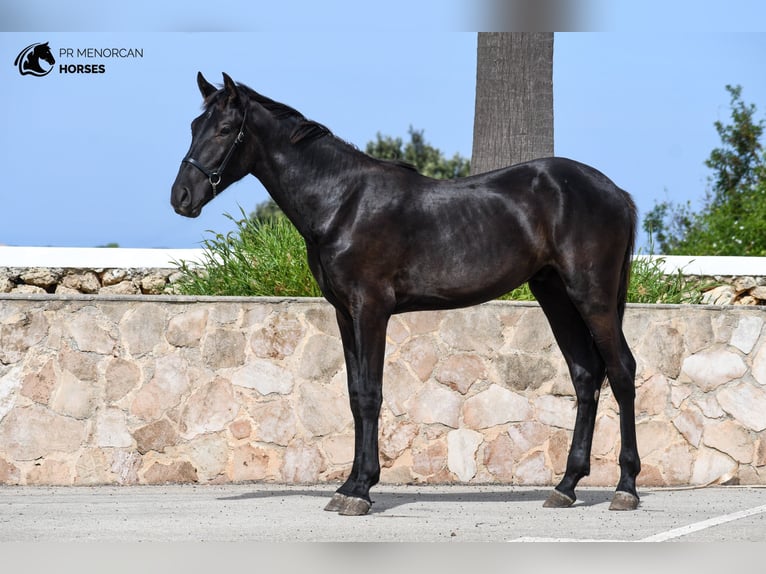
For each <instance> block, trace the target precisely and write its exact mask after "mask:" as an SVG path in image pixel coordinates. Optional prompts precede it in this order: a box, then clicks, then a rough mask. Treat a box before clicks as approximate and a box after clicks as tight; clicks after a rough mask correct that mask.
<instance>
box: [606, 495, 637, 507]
mask: <svg viewBox="0 0 766 574" xmlns="http://www.w3.org/2000/svg"><path fill="white" fill-rule="evenodd" d="M636 508H638V497H637V496H636V495H635V494H631V493H629V492H623V491H621V490H618V491H617V492H615V493H614V498H612V504H610V505H609V510H635V509H636Z"/></svg>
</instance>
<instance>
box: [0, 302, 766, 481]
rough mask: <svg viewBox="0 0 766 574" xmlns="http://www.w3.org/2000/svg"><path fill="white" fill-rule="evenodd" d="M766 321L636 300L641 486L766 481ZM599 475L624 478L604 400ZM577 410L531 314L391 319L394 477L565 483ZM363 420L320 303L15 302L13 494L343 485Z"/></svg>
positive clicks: (1, 372) (7, 434)
mask: <svg viewBox="0 0 766 574" xmlns="http://www.w3.org/2000/svg"><path fill="white" fill-rule="evenodd" d="M764 319H766V309H764V308H762V307H704V306H629V307H628V310H627V313H626V317H625V324H626V333H627V337H628V340H629V343H630V344H631V346H632V348H633V349H634V352H635V354H636V356H637V360H638V377H637V385H638V390H637V399H636V406H637V417H638V418H637V422H638V424H637V429H638V441H639V447H640V452H641V455H642V458H643V471H642V473H641V475H640V477H639V484H640V485H644V486H646V485H679V484H706V483H708V482H711V481H716V480H719V481H720V480H733V481H737V480H738V481H740V482H741V483H743V484H766V328H765V327H764ZM601 396H602V398H601V404H600V406H599V413H598V420H597V423H596V438H595V441H594V445H593V467H592V474H591V476H590V477H588V478H587V479H585V481H584V484H589V485H610V486H611V485H614V484H615V483H616V480H617V477H618V467H617V462H616V459H617V453H618V449H619V428H618V427H619V421H618V414H617V410H616V408H617V407H616V403H615V401H614V398H613V396H612V395H611V392H610V391H609V390H608V389H605V390H604V391H603V392H602V395H601ZM574 409H575V399H574V396H573V393H572V387H571V384H570V382H569V379H568V375H567V373H566V368H565V365H564V362H563V360H562V358H561V355H560V353H559V351H558V349H557V347H556V345H555V343H554V341H553V338H552V335H551V333H550V330H549V328H548V326H547V323H546V321H545V318H544V316H543V314H542V312H541V311H540V309H539V308H538V307H537V306H536V305H534V304H523V303H500V302H493V303H488V304H485V305H481V306H478V307H473V308H469V309H465V310H459V311H449V312H433V313H413V314H408V315H402V316H397V317H394V318H393V319H392V321H391V324H390V327H389V331H388V347H387V364H386V372H385V380H384V405H383V411H382V414H381V462H382V464H383V467H384V468H383V472H382V480H383V481H384V482H396V483H408V482H415V483H417V482H439V483H443V482H471V483H484V482H495V483H509V484H532V485H535V484H536V485H551V484H555V482H556V481H557V479H558V478H559V477H560V476H561V475H562V473H563V471H564V466H565V461H566V453H567V448H568V444H569V442H570V440H571V432H572V428H573V423H574V415H575V410H574ZM352 446H353V438H352V420H351V414H350V411H349V408H348V404H347V393H346V389H345V369H344V366H343V355H342V351H341V345H340V341H339V337H338V333H337V328H336V326H335V322H334V314H333V311H332V309H331V308H330V307H329V305H327V304H326V303H324V302H322V301H320V300H275V299H233V298H215V299H213V298H184V297H167V296H164V297H137V296H123V297H118V296H110V297H105V296H50V295H28V296H21V295H5V296H0V484H65V485H67V484H100V483H108V484H153V483H163V482H168V481H169V482H198V483H218V482H231V481H274V482H284V483H314V482H322V481H336V480H339V479H340V478H341V477H343V476H344V475H345V474H346V473H347V472H348V471H349V468H350V464H351V458H352Z"/></svg>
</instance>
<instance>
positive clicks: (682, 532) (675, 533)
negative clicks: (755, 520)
mask: <svg viewBox="0 0 766 574" xmlns="http://www.w3.org/2000/svg"><path fill="white" fill-rule="evenodd" d="M763 512H766V504H764V505H762V506H756V507H755V508H748V509H747V510H740V511H739V512H732V513H730V514H723V515H721V516H716V517H715V518H710V519H708V520H703V521H701V522H695V523H693V524H688V525H686V526H682V527H681V528H674V529H673V530H667V531H665V532H660V533H659V534H654V535H652V536H648V537H646V538H643V539H642V540H640V542H665V541H666V540H671V539H673V538H680V537H681V536H686V535H687V534H691V533H692V532H699V531H700V530H705V529H707V528H712V527H713V526H718V525H720V524H726V523H727V522H733V521H734V520H739V519H740V518H747V517H748V516H754V515H756V514H761V513H763Z"/></svg>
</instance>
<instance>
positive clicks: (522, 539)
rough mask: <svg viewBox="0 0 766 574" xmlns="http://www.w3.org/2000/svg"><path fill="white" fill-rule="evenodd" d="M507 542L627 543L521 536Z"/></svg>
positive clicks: (596, 539) (590, 539)
mask: <svg viewBox="0 0 766 574" xmlns="http://www.w3.org/2000/svg"><path fill="white" fill-rule="evenodd" d="M508 542H629V541H626V540H600V539H598V538H546V537H544V536H521V537H519V538H514V539H513V540H509V541H508Z"/></svg>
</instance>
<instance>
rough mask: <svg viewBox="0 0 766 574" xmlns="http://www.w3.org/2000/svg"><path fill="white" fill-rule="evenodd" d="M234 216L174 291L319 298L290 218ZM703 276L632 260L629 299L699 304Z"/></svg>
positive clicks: (518, 296) (520, 295) (520, 296)
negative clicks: (671, 271)
mask: <svg viewBox="0 0 766 574" xmlns="http://www.w3.org/2000/svg"><path fill="white" fill-rule="evenodd" d="M240 211H241V212H242V219H238V220H237V219H235V218H234V217H232V216H231V215H229V214H226V217H228V218H229V219H230V220H232V221H233V222H234V223H235V225H236V229H235V230H234V231H231V232H229V233H227V234H226V235H222V234H220V233H213V232H209V233H211V234H212V237H211V238H209V239H206V240H204V241H203V247H204V249H205V252H204V253H205V255H204V259H203V261H201V262H200V263H201V265H194V264H192V263H190V262H186V261H181V262H180V263H178V264H177V265H178V268H179V271H180V272H181V274H182V278H181V279H180V280H179V281H177V282H175V283H173V285H172V287H171V288H172V290H173V291H174V292H176V293H180V294H183V295H218V296H224V295H230V296H252V297H255V296H277V297H320V296H321V292H320V290H319V286H318V285H317V284H316V281H315V280H314V277H313V276H312V275H311V271H310V270H309V267H308V262H307V260H306V247H305V244H304V242H303V238H302V237H301V236H300V234H299V233H298V230H297V229H295V227H294V226H293V225H292V224H291V223H290V222H289V221H288V220H287V219H286V218H285V217H269V218H266V219H262V220H254V219H251V218H249V217H247V215H246V214H245V212H244V211H243V210H240ZM703 287H706V285H703V284H702V283H701V282H700V281H699V280H696V279H693V278H690V277H685V276H684V275H682V273H681V271H677V272H676V273H674V274H671V275H665V274H664V273H663V272H662V261H661V258H651V259H649V258H637V259H635V260H634V261H633V268H632V274H631V281H630V287H629V290H628V302H630V303H699V302H700V299H701V298H702V293H701V291H702V288H703ZM500 299H502V300H507V301H534V300H535V298H534V295H532V292H531V291H530V289H529V287H528V286H527V285H526V284H525V285H522V286H521V287H519V288H517V289H514V290H513V291H511V292H510V293H507V294H506V295H503V296H502V297H500Z"/></svg>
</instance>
